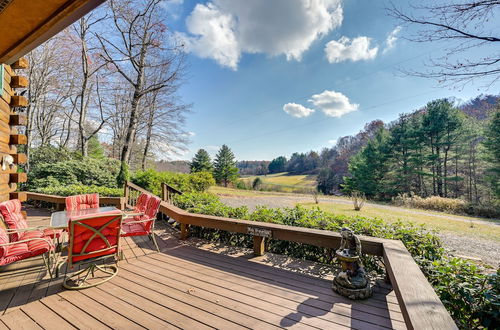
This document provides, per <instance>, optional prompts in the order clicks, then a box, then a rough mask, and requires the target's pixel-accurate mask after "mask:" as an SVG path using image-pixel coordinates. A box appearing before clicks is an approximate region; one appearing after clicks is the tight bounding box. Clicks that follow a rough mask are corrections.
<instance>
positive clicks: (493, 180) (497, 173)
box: [483, 109, 500, 198]
mask: <svg viewBox="0 0 500 330" xmlns="http://www.w3.org/2000/svg"><path fill="white" fill-rule="evenodd" d="M485 137H486V138H485V140H484V142H483V145H484V147H485V149H486V150H485V154H486V157H485V158H486V160H487V161H488V163H489V164H490V166H489V168H488V171H487V173H488V175H487V177H486V179H487V180H488V182H489V184H490V185H491V188H492V190H493V193H494V194H495V196H496V197H497V198H500V109H497V110H496V111H495V113H493V116H492V118H491V121H490V123H489V124H488V127H487V128H486V132H485Z"/></svg>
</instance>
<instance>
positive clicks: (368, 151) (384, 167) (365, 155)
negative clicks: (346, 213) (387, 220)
mask: <svg viewBox="0 0 500 330" xmlns="http://www.w3.org/2000/svg"><path fill="white" fill-rule="evenodd" d="M388 137H389V136H388V132H387V131H386V130H385V129H384V128H381V129H380V130H379V131H378V132H377V133H376V135H375V137H374V138H373V140H371V141H370V142H368V144H367V145H366V146H365V147H364V148H363V149H362V150H361V151H360V152H359V153H358V154H357V155H356V156H354V157H353V158H351V161H350V162H349V172H350V173H351V177H345V178H344V182H345V184H344V185H343V186H344V190H345V191H346V192H349V193H352V192H353V191H360V192H363V193H364V194H365V195H366V197H368V198H374V197H377V198H384V197H385V195H386V189H387V184H386V182H385V177H386V174H387V172H388V161H387V160H388V158H389V148H388Z"/></svg>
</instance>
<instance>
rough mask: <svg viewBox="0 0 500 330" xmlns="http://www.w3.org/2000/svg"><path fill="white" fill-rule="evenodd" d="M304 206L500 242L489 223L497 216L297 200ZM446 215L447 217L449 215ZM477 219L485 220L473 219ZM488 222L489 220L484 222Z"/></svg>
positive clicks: (497, 229) (495, 228)
mask: <svg viewBox="0 0 500 330" xmlns="http://www.w3.org/2000/svg"><path fill="white" fill-rule="evenodd" d="M300 204H301V205H302V206H305V207H319V208H320V209H321V210H323V211H326V212H331V213H334V214H343V215H347V216H361V217H366V218H381V219H384V220H385V221H388V222H396V221H399V220H401V221H411V222H413V223H416V224H423V225H426V226H428V227H430V228H433V229H436V230H439V231H448V232H455V233H459V234H462V235H468V236H478V237H482V238H485V239H491V240H494V241H497V242H500V225H497V226H492V225H491V224H489V223H492V224H494V223H496V224H498V223H500V220H494V219H484V218H471V217H463V216H458V215H455V214H447V213H444V212H434V211H427V210H420V209H406V208H392V207H391V208H387V207H383V206H378V205H364V206H363V208H362V209H361V210H360V211H355V210H354V208H353V206H352V204H340V203H335V202H332V203H324V202H322V203H319V204H315V203H313V202H311V203H300ZM448 217H449V218H448ZM477 220H481V221H484V222H485V223H478V222H475V221H477ZM486 222H489V223H486Z"/></svg>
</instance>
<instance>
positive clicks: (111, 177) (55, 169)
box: [27, 157, 120, 191]
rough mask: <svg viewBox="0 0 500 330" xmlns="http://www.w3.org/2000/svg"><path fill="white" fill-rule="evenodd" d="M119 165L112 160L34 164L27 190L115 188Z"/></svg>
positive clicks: (29, 175)
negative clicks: (52, 187) (78, 186)
mask: <svg viewBox="0 0 500 330" xmlns="http://www.w3.org/2000/svg"><path fill="white" fill-rule="evenodd" d="M119 168H120V163H119V161H117V160H114V159H94V158H90V157H86V158H84V159H82V160H75V159H73V160H65V161H60V162H47V163H37V164H34V166H33V167H32V169H31V171H30V172H29V174H28V185H27V188H28V190H31V191H34V190H36V189H39V188H44V187H51V186H67V185H75V184H82V185H87V186H90V185H97V186H105V187H111V188H115V187H117V185H116V176H117V175H118V171H119Z"/></svg>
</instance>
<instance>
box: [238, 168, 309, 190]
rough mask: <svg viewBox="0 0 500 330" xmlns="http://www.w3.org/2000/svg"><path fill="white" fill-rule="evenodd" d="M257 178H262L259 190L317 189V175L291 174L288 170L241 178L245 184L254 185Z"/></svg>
mask: <svg viewBox="0 0 500 330" xmlns="http://www.w3.org/2000/svg"><path fill="white" fill-rule="evenodd" d="M256 178H260V180H261V184H260V186H259V188H258V189H259V190H264V191H279V192H296V193H309V192H311V191H313V190H315V189H316V175H290V174H289V173H288V172H282V173H275V174H268V175H254V176H247V177H243V178H241V179H240V182H243V183H244V184H245V186H247V187H252V184H253V182H254V181H255V179H256Z"/></svg>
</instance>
